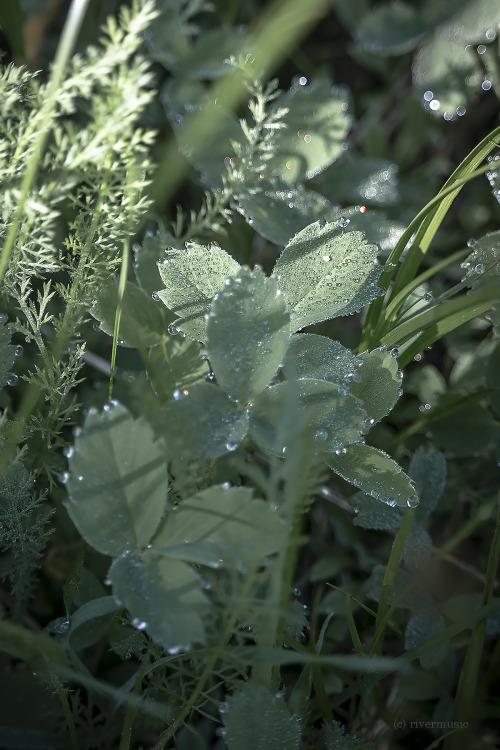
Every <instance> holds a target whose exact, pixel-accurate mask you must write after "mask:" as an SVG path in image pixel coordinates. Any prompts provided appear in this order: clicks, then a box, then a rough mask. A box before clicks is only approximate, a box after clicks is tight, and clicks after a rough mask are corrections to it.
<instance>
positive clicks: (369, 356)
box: [349, 348, 402, 428]
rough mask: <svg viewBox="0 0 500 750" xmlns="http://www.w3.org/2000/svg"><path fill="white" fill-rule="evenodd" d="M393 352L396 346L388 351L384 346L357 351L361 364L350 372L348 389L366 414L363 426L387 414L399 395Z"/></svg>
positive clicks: (396, 354)
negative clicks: (350, 377)
mask: <svg viewBox="0 0 500 750" xmlns="http://www.w3.org/2000/svg"><path fill="white" fill-rule="evenodd" d="M397 356H398V352H397V350H392V351H391V352H388V351H386V349H385V348H381V349H374V350H373V351H371V352H362V353H361V354H358V358H359V360H361V361H362V364H361V365H360V366H359V367H358V368H357V369H356V371H355V373H354V377H353V378H352V381H351V384H350V387H349V391H350V393H352V395H353V396H355V397H356V398H357V399H359V401H360V402H361V404H362V405H363V408H364V410H365V411H366V413H367V415H368V424H367V425H366V426H367V428H369V427H371V426H372V424H375V423H376V422H379V421H380V420H381V419H382V418H383V417H385V416H386V415H387V414H389V412H390V411H391V409H393V407H394V404H395V403H396V401H397V400H398V398H399V397H400V395H401V379H402V373H401V371H400V370H399V369H398V360H397Z"/></svg>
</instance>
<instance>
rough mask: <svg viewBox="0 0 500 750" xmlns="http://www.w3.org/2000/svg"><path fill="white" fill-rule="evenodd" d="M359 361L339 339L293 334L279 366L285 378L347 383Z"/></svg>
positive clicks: (313, 334)
mask: <svg viewBox="0 0 500 750" xmlns="http://www.w3.org/2000/svg"><path fill="white" fill-rule="evenodd" d="M360 362H361V360H360V359H359V358H358V357H357V356H356V355H355V354H353V353H352V352H351V350H350V349H346V348H345V346H342V344H340V343H339V342H338V341H333V340H332V339H329V338H328V337H327V336H318V335H317V334H315V333H296V334H295V336H292V338H291V339H290V343H289V345H288V349H287V350H286V354H285V358H284V360H283V365H282V369H283V371H284V372H285V374H287V373H288V377H296V378H298V379H302V378H314V379H315V380H328V381H329V382H331V383H338V384H342V383H350V382H351V379H352V377H353V374H354V371H355V370H356V368H357V367H358V366H359V364H360Z"/></svg>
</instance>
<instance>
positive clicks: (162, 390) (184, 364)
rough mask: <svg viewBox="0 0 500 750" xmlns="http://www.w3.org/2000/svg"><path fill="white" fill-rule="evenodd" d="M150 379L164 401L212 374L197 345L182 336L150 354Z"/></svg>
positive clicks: (165, 343) (170, 340)
mask: <svg viewBox="0 0 500 750" xmlns="http://www.w3.org/2000/svg"><path fill="white" fill-rule="evenodd" d="M147 371H148V377H149V379H150V381H151V383H152V385H153V388H154V389H155V391H156V393H157V394H158V395H159V396H160V397H161V398H162V400H165V399H168V398H170V397H171V395H172V393H173V392H174V391H175V390H179V391H182V390H184V389H185V388H188V387H189V386H191V385H193V384H194V383H196V382H198V381H200V380H202V379H203V378H204V377H205V376H206V375H208V373H209V369H208V363H207V361H206V359H204V358H203V357H202V355H201V351H200V345H199V344H198V342H197V341H193V340H192V339H190V338H187V337H186V338H181V337H180V336H172V337H169V338H168V339H167V340H166V341H164V342H163V343H162V344H160V345H159V346H155V347H153V348H152V349H150V350H149V352H148V359H147Z"/></svg>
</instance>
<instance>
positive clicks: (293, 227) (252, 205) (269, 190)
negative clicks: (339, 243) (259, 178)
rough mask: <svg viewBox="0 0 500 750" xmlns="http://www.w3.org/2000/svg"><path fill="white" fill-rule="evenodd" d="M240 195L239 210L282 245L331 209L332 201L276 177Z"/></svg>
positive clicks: (261, 232)
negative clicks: (330, 202)
mask: <svg viewBox="0 0 500 750" xmlns="http://www.w3.org/2000/svg"><path fill="white" fill-rule="evenodd" d="M237 197H238V205H237V208H238V211H239V212H240V213H241V214H242V216H244V217H245V219H246V221H247V222H248V224H250V226H252V227H253V229H255V231H256V232H258V234H260V235H261V236H262V237H265V239H266V240H270V241H271V242H274V243H275V244H276V245H281V246H284V245H286V243H287V242H288V241H289V240H290V238H291V237H293V236H294V235H295V234H297V232H300V230H301V229H304V227H306V226H308V225H309V224H311V223H312V222H314V221H316V220H317V219H318V218H321V217H322V216H323V215H324V214H326V213H327V212H328V211H329V210H330V204H329V202H328V201H327V200H326V198H323V196H322V195H320V194H319V193H315V192H313V191H312V190H307V189H306V188H304V187H303V186H302V185H287V184H286V183H284V182H281V181H280V180H276V179H275V180H273V181H272V182H264V184H261V183H259V185H258V187H257V188H255V189H252V190H249V191H246V192H242V193H241V194H240V195H238V196H237Z"/></svg>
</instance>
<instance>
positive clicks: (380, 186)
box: [312, 157, 398, 228]
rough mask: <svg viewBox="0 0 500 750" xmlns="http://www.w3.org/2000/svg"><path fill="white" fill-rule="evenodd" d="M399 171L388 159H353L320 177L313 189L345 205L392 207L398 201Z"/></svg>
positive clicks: (323, 173) (328, 170) (337, 165)
mask: <svg viewBox="0 0 500 750" xmlns="http://www.w3.org/2000/svg"><path fill="white" fill-rule="evenodd" d="M397 172H398V169H397V166H396V165H395V164H394V163H393V162H390V161H387V160H386V159H363V158H361V157H351V158H349V159H346V160H345V161H344V160H343V161H342V163H341V164H335V165H334V166H333V167H332V168H331V169H326V170H325V171H324V172H322V174H320V175H318V177H316V178H315V180H314V182H313V183H312V187H314V188H315V189H316V190H319V191H320V193H323V195H326V196H327V197H328V198H330V199H333V198H334V199H335V200H336V201H342V203H348V204H349V203H367V204H373V205H375V206H389V205H392V204H393V203H396V201H397V199H398V183H397ZM356 228H359V227H356Z"/></svg>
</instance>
